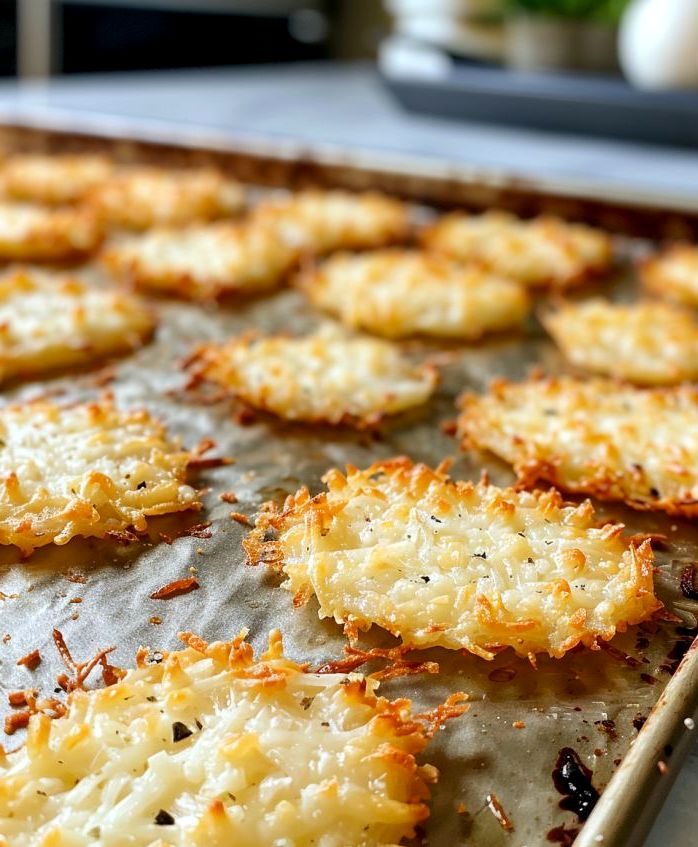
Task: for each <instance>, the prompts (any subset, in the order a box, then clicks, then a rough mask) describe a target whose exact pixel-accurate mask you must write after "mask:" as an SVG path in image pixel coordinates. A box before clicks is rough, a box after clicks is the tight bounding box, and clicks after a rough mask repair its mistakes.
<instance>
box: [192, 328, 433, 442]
mask: <svg viewBox="0 0 698 847" xmlns="http://www.w3.org/2000/svg"><path fill="white" fill-rule="evenodd" d="M194 367H195V369H196V373H197V374H198V375H199V376H200V377H201V378H203V379H206V380H209V381H212V382H215V383H217V384H218V385H220V386H222V387H223V388H226V389H230V391H231V392H232V393H234V394H235V395H236V396H237V397H239V398H240V399H242V400H243V401H244V402H246V403H248V404H249V405H251V406H253V407H255V408H257V409H263V410H267V411H270V412H273V413H274V414H276V415H278V416H279V417H281V418H286V419H287V420H291V421H294V420H296V421H311V422H312V421H315V422H326V423H330V424H340V423H355V424H358V425H369V424H372V423H376V422H378V421H379V420H380V419H381V418H382V417H383V416H384V415H391V414H396V413H397V412H401V411H404V410H405V409H408V408H410V407H413V406H419V405H421V404H423V403H425V402H426V400H427V399H428V398H429V395H430V394H431V393H432V391H433V390H434V388H435V386H436V382H437V379H438V374H437V371H436V370H435V368H433V367H430V366H428V365H422V366H421V367H418V366H415V365H412V364H410V362H409V361H408V360H407V359H405V358H404V357H403V356H402V355H401V353H400V351H399V349H398V348H396V347H395V346H394V345H392V344H391V343H390V342H387V341H382V340H378V339H373V338H352V337H350V336H348V335H346V334H345V333H344V332H343V331H342V330H340V329H338V328H337V327H335V326H332V325H325V326H323V327H322V328H321V329H320V330H318V331H317V332H315V333H314V334H312V335H309V336H306V337H304V338H288V337H285V336H271V337H268V338H259V337H255V336H246V337H244V336H243V337H242V338H234V339H232V340H230V341H228V342H226V343H224V344H211V345H208V346H206V347H203V348H201V349H200V350H199V351H198V355H197V358H196V360H195V361H194Z"/></svg>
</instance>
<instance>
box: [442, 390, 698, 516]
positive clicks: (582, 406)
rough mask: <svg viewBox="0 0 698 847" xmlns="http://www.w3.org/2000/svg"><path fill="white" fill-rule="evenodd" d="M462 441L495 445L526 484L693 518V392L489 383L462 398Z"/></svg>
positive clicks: (697, 458)
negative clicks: (545, 484)
mask: <svg viewBox="0 0 698 847" xmlns="http://www.w3.org/2000/svg"><path fill="white" fill-rule="evenodd" d="M461 404H462V408H463V412H462V414H461V416H460V419H459V425H460V432H461V435H462V436H463V443H464V446H466V447H479V448H484V449H487V450H491V451H492V452H493V453H496V454H497V455H498V456H500V457H501V458H503V459H506V461H508V462H510V463H511V464H512V465H513V466H514V470H515V471H516V473H517V474H518V475H519V477H520V479H521V480H522V481H523V482H524V483H525V484H532V483H534V482H535V481H536V480H537V479H545V480H548V481H549V482H552V483H553V484H555V485H557V486H559V487H560V488H562V489H564V490H565V491H572V492H578V493H582V494H593V495H594V496H596V497H599V498H600V499H602V500H622V501H624V502H625V503H627V504H628V505H630V506H633V507H634V508H637V509H655V510H659V511H665V512H668V513H669V514H674V515H685V516H687V517H693V516H696V515H698V471H697V469H698V391H697V390H696V389H695V388H693V387H690V386H680V387H676V388H654V389H648V388H644V389H641V388H633V387H631V386H624V385H621V384H618V383H616V382H613V381H612V380H604V379H593V380H587V381H584V380H580V379H574V378H572V377H560V378H557V379H547V380H537V379H532V380H529V381H526V382H521V383H513V382H507V381H505V380H501V381H498V382H496V383H494V384H493V386H492V388H491V389H490V392H489V393H488V394H486V395H484V396H475V395H465V396H464V397H463V398H462V399H461Z"/></svg>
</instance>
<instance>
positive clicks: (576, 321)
mask: <svg viewBox="0 0 698 847" xmlns="http://www.w3.org/2000/svg"><path fill="white" fill-rule="evenodd" d="M543 323H544V325H545V328H546V329H547V330H548V332H549V333H550V334H551V335H552V337H553V338H554V339H555V342H556V343H557V345H558V347H559V348H560V349H561V350H562V352H563V353H564V354H565V357H566V358H567V359H568V360H569V361H570V362H571V363H572V364H573V365H575V366H577V367H580V368H584V369H585V370H588V371H593V372H594V373H599V374H603V375H606V376H613V377H616V378H618V379H626V380H629V381H630V382H634V383H637V384H638V385H671V384H674V383H677V382H682V381H684V380H692V379H696V378H698V323H696V320H695V318H694V317H693V315H692V314H691V313H690V312H689V311H685V310H683V309H680V308H676V307H674V306H669V305H665V304H662V303H656V302H654V303H652V302H648V301H646V302H640V303H632V304H617V303H609V302H608V301H607V300H603V299H601V298H594V299H591V300H586V301H584V302H583V303H566V304H564V305H561V306H560V307H559V308H556V309H555V310H553V311H549V312H548V313H546V314H545V315H544V316H543Z"/></svg>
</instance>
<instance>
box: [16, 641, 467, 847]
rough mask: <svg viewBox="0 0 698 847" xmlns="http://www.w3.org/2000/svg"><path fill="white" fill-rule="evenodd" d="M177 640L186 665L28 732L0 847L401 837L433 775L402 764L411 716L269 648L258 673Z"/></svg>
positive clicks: (132, 679) (243, 649)
mask: <svg viewBox="0 0 698 847" xmlns="http://www.w3.org/2000/svg"><path fill="white" fill-rule="evenodd" d="M181 637H182V638H183V640H185V641H186V642H187V643H188V644H189V645H190V646H189V648H188V649H186V650H182V651H179V652H173V653H170V654H169V655H168V654H165V658H164V660H163V661H162V662H161V663H159V664H155V663H148V661H147V659H145V658H144V657H142V658H141V660H140V661H139V666H138V668H137V669H135V670H130V671H128V672H127V673H126V675H125V676H124V677H123V679H122V680H121V681H120V682H118V683H116V684H115V685H112V686H109V687H107V688H105V689H102V690H98V691H88V692H84V691H78V692H75V693H73V694H71V695H70V699H69V711H68V714H67V715H66V716H65V717H63V718H57V719H55V720H51V719H50V718H48V717H46V716H45V715H34V716H33V717H32V718H31V721H30V724H29V731H28V738H27V743H26V745H25V746H24V747H23V748H21V749H20V750H19V751H17V752H14V753H11V754H9V756H7V757H6V758H5V759H4V761H0V831H1V832H2V835H0V844H1V845H6V847H73V845H87V844H91V845H99V847H123V845H125V844H129V845H130V847H146V845H159V844H162V845H164V844H167V845H178V846H179V847H230V845H233V844H234V845H235V847H260V846H261V845H272V844H273V845H282V844H283V845H284V847H307V845H310V844H312V845H317V846H318V847H353V846H354V845H356V847H379V845H381V847H386V845H397V844H398V843H399V842H401V840H402V839H403V838H405V837H411V836H413V835H414V827H415V825H416V824H417V823H419V822H420V821H423V820H424V819H425V818H426V817H427V816H428V814H429V811H428V808H427V806H426V804H425V802H424V801H425V800H427V799H428V797H429V790H428V788H427V784H426V783H427V782H428V781H429V782H431V781H434V780H435V779H436V777H437V772H436V770H435V769H434V768H433V767H431V766H429V765H424V766H418V765H417V762H416V761H415V755H416V754H417V753H419V752H421V750H422V749H423V748H424V747H425V745H426V743H427V738H428V735H429V731H428V730H427V729H426V728H425V725H424V723H422V722H421V721H420V720H419V719H418V718H419V716H412V715H411V714H410V701H409V700H396V701H394V702H390V701H388V700H385V699H383V698H381V697H377V696H376V694H375V690H376V688H377V685H378V683H377V682H376V681H375V680H373V679H371V678H365V677H362V676H361V675H359V674H355V673H352V674H349V675H347V674H331V673H330V674H316V673H308V672H307V666H303V665H298V664H296V663H295V662H292V661H291V660H289V659H286V658H284V656H283V653H282V645H281V639H280V636H279V635H278V633H272V636H271V637H270V647H269V650H268V651H267V652H266V653H265V654H264V655H262V656H261V658H260V660H259V661H255V658H254V656H253V655H252V649H251V647H250V646H249V645H248V644H247V643H246V642H245V641H244V633H243V634H241V636H239V637H238V638H237V639H235V640H234V641H233V642H232V643H223V642H216V643H213V644H210V645H209V644H207V643H206V642H205V641H203V640H202V639H200V638H197V637H196V636H193V635H191V633H182V635H181ZM460 699H463V698H462V697H461V698H460ZM462 711H464V707H463V706H457V707H456V708H455V709H454V710H453V711H452V714H458V713H462ZM163 814H164V815H166V816H169V817H164V818H163ZM158 816H159V818H160V820H161V821H163V820H164V823H161V824H160V825H158V823H156V818H157V817H158ZM168 820H169V821H172V823H168V822H167V821H168ZM3 836H4V838H3Z"/></svg>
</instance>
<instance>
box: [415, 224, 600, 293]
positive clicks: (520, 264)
mask: <svg viewBox="0 0 698 847" xmlns="http://www.w3.org/2000/svg"><path fill="white" fill-rule="evenodd" d="M422 242H423V244H424V245H425V246H426V247H427V248H428V249H430V250H436V251H439V252H443V253H446V254H448V255H450V256H453V257H454V258H456V259H459V260H461V261H466V262H478V263H480V264H482V265H483V266H484V267H486V268H488V269H489V270H490V271H492V272H494V273H498V274H502V275H503V276H505V277H510V278H511V279H515V280H517V281H518V282H521V283H524V284H525V285H528V286H531V287H537V286H545V285H551V286H558V287H563V288H564V287H567V286H571V285H576V284H578V283H580V282H583V281H584V280H585V279H586V278H587V277H589V276H590V275H592V274H596V273H599V272H601V271H604V270H606V269H607V268H608V267H609V266H610V264H611V260H612V247H611V240H610V238H609V236H608V235H607V234H606V233H604V232H602V231H601V230H598V229H592V228H591V227H589V226H584V225H583V224H571V223H567V222H566V221H563V220H560V219H558V218H551V217H540V218H535V219H534V220H532V221H523V220H520V219H519V218H516V217H514V215H510V214H508V213H506V212H487V213H486V214H483V215H466V214H463V213H454V214H451V215H446V216H445V217H443V218H441V219H440V220H438V221H437V222H436V223H435V224H433V225H432V226H430V227H428V228H427V229H426V230H425V231H424V232H423V234H422Z"/></svg>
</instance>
